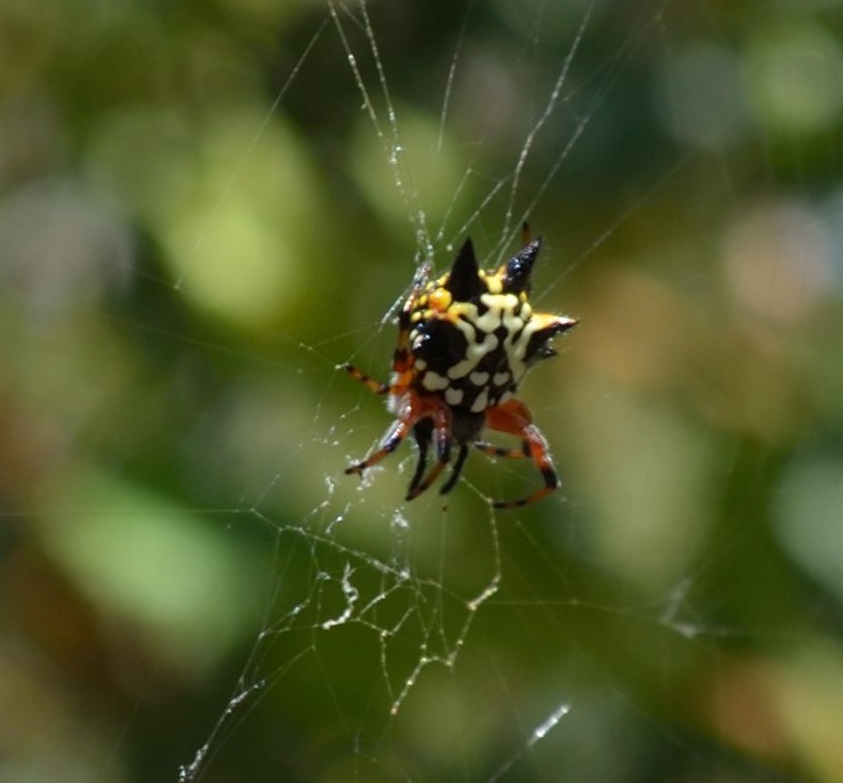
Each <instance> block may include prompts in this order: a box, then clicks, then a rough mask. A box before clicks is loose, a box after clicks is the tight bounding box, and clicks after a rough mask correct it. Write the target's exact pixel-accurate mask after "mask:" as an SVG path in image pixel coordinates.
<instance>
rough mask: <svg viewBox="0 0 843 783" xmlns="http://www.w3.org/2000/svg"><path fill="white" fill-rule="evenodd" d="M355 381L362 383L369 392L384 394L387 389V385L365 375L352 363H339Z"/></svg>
mask: <svg viewBox="0 0 843 783" xmlns="http://www.w3.org/2000/svg"><path fill="white" fill-rule="evenodd" d="M340 366H341V367H342V369H343V370H345V371H346V372H347V373H348V374H349V375H350V376H351V377H352V378H354V380H355V381H359V382H360V383H362V384H363V385H364V386H365V387H366V388H367V389H368V390H369V391H370V392H373V393H375V394H386V393H387V392H388V391H389V385H388V384H386V383H381V382H380V381H376V380H375V379H374V378H372V377H370V376H368V375H366V373H364V372H363V371H362V370H358V369H357V368H356V367H355V366H354V365H353V364H348V363H346V364H343V365H340Z"/></svg>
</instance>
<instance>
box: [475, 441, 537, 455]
mask: <svg viewBox="0 0 843 783" xmlns="http://www.w3.org/2000/svg"><path fill="white" fill-rule="evenodd" d="M473 446H474V448H476V449H478V450H479V451H482V452H483V453H484V454H488V455H489V456H490V457H506V458H508V459H522V458H523V457H529V456H530V445H529V444H528V443H527V441H524V443H523V444H522V446H521V448H520V449H507V448H501V447H500V446H495V445H494V444H493V443H486V442H485V441H482V440H478V441H475V442H474V444H473Z"/></svg>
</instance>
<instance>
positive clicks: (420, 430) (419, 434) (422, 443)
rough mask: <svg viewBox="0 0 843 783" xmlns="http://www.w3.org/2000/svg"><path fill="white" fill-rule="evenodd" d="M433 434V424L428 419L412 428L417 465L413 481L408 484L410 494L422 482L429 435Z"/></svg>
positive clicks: (428, 446) (429, 439)
mask: <svg viewBox="0 0 843 783" xmlns="http://www.w3.org/2000/svg"><path fill="white" fill-rule="evenodd" d="M432 434H433V423H432V422H431V421H430V419H423V420H422V421H420V422H418V423H417V424H416V426H415V427H414V428H413V435H414V436H415V439H416V443H417V444H418V447H419V463H418V465H416V472H415V473H414V474H413V480H412V481H411V482H410V487H409V489H408V490H407V491H408V492H412V491H413V490H414V489H415V488H416V487H417V486H418V485H419V482H420V481H421V480H422V476H423V475H424V469H425V467H426V466H427V452H428V449H429V448H430V441H431V435H432Z"/></svg>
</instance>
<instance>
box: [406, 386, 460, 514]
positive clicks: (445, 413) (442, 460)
mask: <svg viewBox="0 0 843 783" xmlns="http://www.w3.org/2000/svg"><path fill="white" fill-rule="evenodd" d="M431 407H432V408H433V410H432V412H431V413H429V414H428V415H429V416H430V417H431V418H432V419H433V433H434V437H435V438H436V463H435V464H434V466H433V467H432V468H431V469H430V472H429V473H428V474H427V475H426V476H425V477H424V479H423V480H422V481H421V482H420V483H418V484H416V486H415V487H413V486H411V487H410V491H409V492H407V496H406V498H404V499H405V500H413V499H414V498H417V497H418V496H419V495H421V493H422V492H424V491H425V490H426V489H427V488H428V487H429V486H430V485H431V484H432V483H433V482H434V481H436V479H437V478H438V477H439V474H440V473H441V472H442V469H443V468H444V467H445V465H447V464H448V460H450V458H451V409H450V408H449V407H448V406H447V405H446V404H445V403H444V402H442V401H441V400H435V401H432V403H431Z"/></svg>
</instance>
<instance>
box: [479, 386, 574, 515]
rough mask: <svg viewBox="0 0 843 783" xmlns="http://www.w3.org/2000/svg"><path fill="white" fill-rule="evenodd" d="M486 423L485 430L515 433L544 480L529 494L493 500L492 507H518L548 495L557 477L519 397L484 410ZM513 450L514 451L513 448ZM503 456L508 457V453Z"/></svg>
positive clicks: (546, 451)
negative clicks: (542, 483)
mask: <svg viewBox="0 0 843 783" xmlns="http://www.w3.org/2000/svg"><path fill="white" fill-rule="evenodd" d="M486 426H487V427H488V428H489V429H492V430H497V431H498V432H505V433H508V434H510V435H517V436H518V437H519V438H522V439H523V441H524V450H525V451H526V453H527V456H529V458H530V459H531V460H532V461H533V464H534V465H535V466H536V469H537V470H538V471H539V473H541V475H542V478H543V479H544V486H543V487H540V488H539V489H537V490H536V491H535V492H533V493H532V494H531V495H527V496H526V497H523V498H519V499H518V500H502V501H497V502H495V503H493V504H492V505H493V506H494V507H495V508H519V507H521V506H526V505H529V504H530V503H535V502H536V501H537V500H541V499H542V498H543V497H546V496H547V495H549V494H550V493H551V492H553V490H555V489H556V487H558V486H559V478H558V477H557V475H556V470H555V469H554V467H553V461H552V460H551V457H550V451H549V449H548V445H547V441H546V440H545V439H544V436H543V435H542V434H541V432H540V431H539V428H538V427H536V426H535V425H534V424H533V420H532V416H531V415H530V411H529V410H527V406H526V405H525V404H524V403H523V402H521V401H520V400H515V399H513V400H509V402H505V403H504V404H503V405H498V406H497V407H495V408H490V409H489V410H487V411H486ZM513 451H514V450H513ZM503 456H510V455H509V454H506V455H503Z"/></svg>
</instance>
